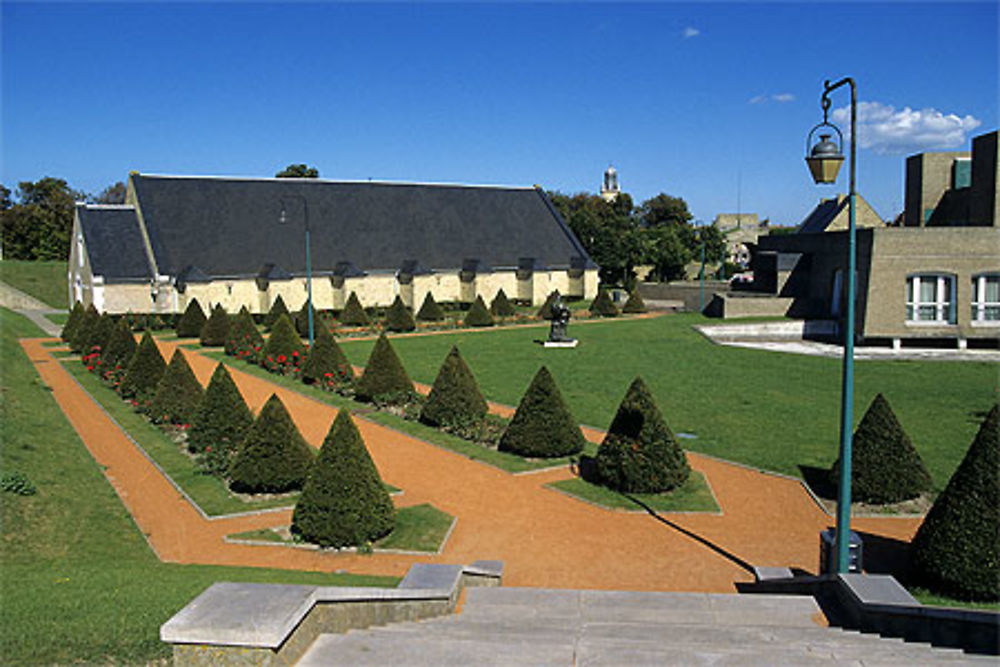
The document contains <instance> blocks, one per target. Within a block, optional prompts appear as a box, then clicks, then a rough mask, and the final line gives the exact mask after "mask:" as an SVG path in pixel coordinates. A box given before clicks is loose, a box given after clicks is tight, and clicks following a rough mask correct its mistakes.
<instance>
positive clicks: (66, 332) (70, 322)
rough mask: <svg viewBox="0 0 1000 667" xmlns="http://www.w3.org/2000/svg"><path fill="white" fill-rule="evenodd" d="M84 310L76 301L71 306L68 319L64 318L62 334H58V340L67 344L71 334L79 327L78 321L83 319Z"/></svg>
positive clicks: (71, 336)
mask: <svg viewBox="0 0 1000 667" xmlns="http://www.w3.org/2000/svg"><path fill="white" fill-rule="evenodd" d="M85 312H86V310H85V309H84V307H83V304H82V303H80V302H79V301H77V302H76V303H74V304H73V309H72V310H70V311H69V317H68V318H66V324H64V325H63V328H62V332H61V333H60V334H59V336H60V338H62V339H63V341H64V342H66V343H68V342H70V340H72V338H73V332H74V331H75V330H76V328H77V327H78V326H79V325H80V320H82V319H83V314H84V313H85Z"/></svg>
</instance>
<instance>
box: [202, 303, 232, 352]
mask: <svg viewBox="0 0 1000 667" xmlns="http://www.w3.org/2000/svg"><path fill="white" fill-rule="evenodd" d="M228 335H229V315H228V314H227V313H226V309H225V308H223V307H222V304H221V303H220V304H218V305H216V306H215V308H213V309H212V315H211V316H210V317H209V318H208V320H206V321H205V324H204V325H203V326H202V327H201V331H200V332H199V336H200V339H201V344H202V345H204V346H205V347H221V346H223V345H225V344H226V336H228Z"/></svg>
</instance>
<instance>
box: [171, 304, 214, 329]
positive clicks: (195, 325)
mask: <svg viewBox="0 0 1000 667" xmlns="http://www.w3.org/2000/svg"><path fill="white" fill-rule="evenodd" d="M206 321H208V318H207V317H205V311H203V310H202V309H201V304H200V303H198V299H191V301H190V302H188V305H187V308H185V309H184V314H183V315H181V317H180V319H179V320H177V326H176V327H175V331H177V337H178V338H197V337H198V336H200V335H201V328H202V327H203V326H205V322H206Z"/></svg>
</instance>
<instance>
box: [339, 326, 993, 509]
mask: <svg viewBox="0 0 1000 667" xmlns="http://www.w3.org/2000/svg"><path fill="white" fill-rule="evenodd" d="M712 321H713V320H709V319H707V318H704V317H702V316H700V315H697V314H682V315H670V316H664V317H658V318H652V319H632V320H627V321H626V320H618V321H616V320H605V321H599V322H593V323H587V324H577V325H573V324H572V323H571V325H570V335H572V336H574V337H575V338H578V339H579V340H580V345H579V346H578V347H577V348H576V349H571V350H566V349H545V348H543V347H542V346H541V345H538V344H536V343H534V342H533V341H535V340H536V339H538V338H542V337H544V336H543V335H542V332H540V331H539V330H538V329H505V330H497V331H491V332H488V333H486V332H456V333H448V334H440V335H434V336H411V337H398V338H393V341H392V342H393V347H395V349H396V351H397V352H398V353H399V355H400V357H401V359H402V360H403V363H404V364H405V366H406V369H407V371H408V372H409V373H410V376H411V377H413V378H414V379H415V380H418V381H420V382H426V383H431V382H433V381H434V378H435V376H436V374H437V371H438V368H439V367H440V365H441V362H442V361H443V360H444V358H445V355H446V354H447V353H448V349H449V348H450V347H451V346H452V345H458V347H459V348H460V349H461V351H462V356H463V357H464V358H465V360H466V361H467V362H468V364H469V366H470V367H471V368H472V371H473V373H475V375H476V378H477V380H478V381H479V385H480V387H481V388H482V390H483V393H484V394H485V395H486V396H487V397H488V398H489V399H491V400H494V401H498V402H501V403H507V404H510V405H517V403H518V402H519V401H520V399H521V396H522V395H523V393H524V391H525V389H526V388H527V386H528V384H529V382H530V381H531V378H532V377H533V376H534V374H535V372H536V371H537V370H538V368H539V366H541V365H543V364H544V365H546V366H548V368H549V370H550V371H551V372H552V374H553V376H554V377H555V378H556V382H557V383H558V385H559V389H560V391H562V393H563V396H564V397H565V399H566V402H567V404H568V405H569V407H570V409H571V410H572V411H573V414H574V416H575V417H576V418H577V420H579V421H580V422H582V423H585V424H590V425H593V426H596V427H599V428H607V426H608V424H609V423H610V421H611V418H612V416H613V415H614V413H615V410H616V409H617V407H618V403H619V402H620V401H621V398H622V396H623V395H624V393H625V390H626V388H627V387H628V385H629V383H630V382H631V381H632V379H633V378H634V377H635V376H637V375H641V376H642V377H643V379H644V380H645V381H646V383H647V384H648V385H649V387H650V389H651V390H652V391H653V393H654V395H655V396H656V399H657V402H658V404H659V406H660V409H661V411H662V412H663V415H664V417H665V419H666V421H667V423H668V424H669V425H670V427H671V428H672V429H673V430H674V432H675V433H680V432H687V433H691V434H694V435H696V436H697V437H696V438H692V439H685V440H684V443H683V444H684V447H685V448H687V449H691V450H694V451H699V452H704V453H706V454H711V455H713V456H718V457H721V458H724V459H727V460H731V461H738V462H741V463H745V464H748V465H751V466H755V467H758V468H763V469H765V470H772V471H776V472H781V473H785V474H789V475H793V476H797V477H801V476H802V474H803V472H802V469H801V468H800V466H805V467H817V468H829V467H830V465H831V464H832V463H833V461H834V459H835V458H836V453H837V445H838V439H839V435H838V434H839V420H840V372H841V362H840V361H839V360H837V359H827V358H821V357H808V356H803V355H795V354H779V353H774V352H765V351H759V350H747V349H741V348H733V347H725V346H718V345H713V344H712V343H711V342H709V341H708V340H706V339H705V338H704V337H702V336H701V335H700V334H698V333H697V332H696V331H694V330H693V329H692V325H694V324H700V323H711V322H712ZM341 346H342V347H343V349H344V352H345V353H346V354H347V356H348V358H349V359H350V360H351V362H352V363H354V364H364V363H365V361H366V359H367V356H368V353H369V352H370V350H371V346H372V341H347V340H345V341H341ZM997 383H998V378H997V372H996V367H995V365H994V364H990V363H985V362H983V363H977V362H960V363H958V362H947V363H946V362H933V361H927V362H917V361H857V362H856V363H855V404H854V414H855V420H856V421H855V423H856V422H857V421H858V420H860V419H861V417H862V415H864V412H865V410H866V409H867V407H868V404H869V403H870V402H871V400H872V399H873V398H874V397H875V395H876V394H877V393H878V392H882V393H884V394H885V395H886V397H887V398H888V399H889V402H890V403H891V404H892V407H893V410H895V412H896V415H897V416H898V417H899V419H900V422H901V423H902V424H903V427H904V428H905V429H906V431H907V433H909V435H910V437H911V438H912V440H913V442H914V445H915V446H916V447H917V450H918V451H919V452H920V454H921V456H922V457H923V459H924V462H925V463H926V465H927V467H928V469H929V470H930V472H931V475H932V476H933V478H934V483H935V486H936V488H937V489H938V490H940V489H942V488H943V487H944V485H945V484H946V483H947V481H948V478H949V477H950V475H951V473H952V472H953V471H954V470H955V468H956V467H957V466H958V463H959V462H960V461H961V459H962V457H963V456H964V454H965V451H966V449H967V448H968V447H969V444H970V443H971V442H972V438H973V437H974V436H975V434H976V430H977V429H978V427H979V423H980V422H981V421H982V418H983V415H984V414H985V412H986V410H988V409H989V406H990V404H991V402H992V401H995V400H997V395H998V394H997V391H998V390H997Z"/></svg>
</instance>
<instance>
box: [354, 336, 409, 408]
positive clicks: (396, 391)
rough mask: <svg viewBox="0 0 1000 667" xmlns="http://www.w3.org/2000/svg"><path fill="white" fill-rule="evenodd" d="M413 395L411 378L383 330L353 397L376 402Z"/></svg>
mask: <svg viewBox="0 0 1000 667" xmlns="http://www.w3.org/2000/svg"><path fill="white" fill-rule="evenodd" d="M412 396H413V381H412V380H410V376H409V375H407V373H406V369H405V368H403V363H402V362H401V361H400V360H399V357H398V356H396V351H395V350H393V349H392V345H391V344H390V343H389V339H388V338H386V336H385V334H384V333H383V334H382V335H381V336H379V337H378V340H377V341H375V347H373V348H372V353H371V355H369V357H368V364H367V365H366V366H365V372H364V373H363V374H362V375H361V379H360V380H358V385H357V387H356V389H355V397H357V399H358V400H361V401H366V402H369V403H371V402H375V403H405V402H406V401H408V400H410V398H411V397H412Z"/></svg>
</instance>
